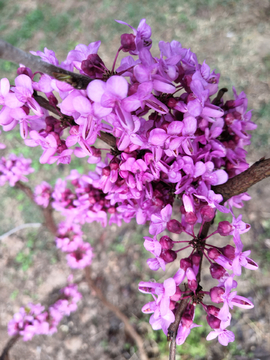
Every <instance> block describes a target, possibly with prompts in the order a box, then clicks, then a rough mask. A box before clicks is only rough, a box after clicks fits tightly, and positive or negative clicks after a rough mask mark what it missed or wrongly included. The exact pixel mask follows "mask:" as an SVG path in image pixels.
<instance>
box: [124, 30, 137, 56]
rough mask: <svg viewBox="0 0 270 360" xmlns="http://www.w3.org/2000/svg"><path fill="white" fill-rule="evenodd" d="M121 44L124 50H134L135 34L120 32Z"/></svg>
mask: <svg viewBox="0 0 270 360" xmlns="http://www.w3.org/2000/svg"><path fill="white" fill-rule="evenodd" d="M121 45H122V50H123V51H124V52H128V51H134V50H136V44H135V35H133V34H122V35H121Z"/></svg>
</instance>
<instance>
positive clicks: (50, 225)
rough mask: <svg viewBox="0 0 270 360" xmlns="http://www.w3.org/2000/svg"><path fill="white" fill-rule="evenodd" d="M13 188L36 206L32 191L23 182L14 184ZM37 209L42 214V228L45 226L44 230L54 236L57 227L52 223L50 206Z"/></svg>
mask: <svg viewBox="0 0 270 360" xmlns="http://www.w3.org/2000/svg"><path fill="white" fill-rule="evenodd" d="M15 187H16V188H17V189H20V190H22V191H23V192H24V193H25V194H26V195H27V196H28V197H29V199H30V200H31V201H32V202H33V203H34V204H35V205H37V203H36V202H35V200H34V193H33V191H32V189H31V188H30V187H29V186H27V185H25V184H24V183H23V182H21V181H17V182H16V184H15ZM37 206H38V207H39V209H40V210H41V211H42V214H43V217H44V220H45V221H44V226H46V228H47V229H48V230H49V231H50V232H51V233H52V234H53V235H54V236H56V235H57V226H56V224H55V221H54V218H53V215H52V212H53V209H52V207H51V205H50V204H49V206H47V207H46V208H44V207H42V206H39V205H37Z"/></svg>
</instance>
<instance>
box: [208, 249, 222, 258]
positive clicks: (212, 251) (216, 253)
mask: <svg viewBox="0 0 270 360" xmlns="http://www.w3.org/2000/svg"><path fill="white" fill-rule="evenodd" d="M207 254H208V256H209V257H210V259H212V260H215V259H217V258H218V257H219V256H220V252H219V251H218V249H215V248H211V249H209V250H208V251H207Z"/></svg>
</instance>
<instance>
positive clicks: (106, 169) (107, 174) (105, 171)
mask: <svg viewBox="0 0 270 360" xmlns="http://www.w3.org/2000/svg"><path fill="white" fill-rule="evenodd" d="M110 173H111V170H110V167H109V166H106V167H105V168H103V169H102V175H105V176H109V175H110Z"/></svg>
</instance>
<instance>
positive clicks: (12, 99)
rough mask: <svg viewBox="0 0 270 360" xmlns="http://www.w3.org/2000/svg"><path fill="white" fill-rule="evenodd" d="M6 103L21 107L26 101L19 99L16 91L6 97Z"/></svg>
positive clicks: (10, 105) (12, 106)
mask: <svg viewBox="0 0 270 360" xmlns="http://www.w3.org/2000/svg"><path fill="white" fill-rule="evenodd" d="M5 105H6V106H8V107H9V108H12V109H14V108H16V107H21V106H23V105H24V102H21V101H20V100H18V98H17V96H16V95H15V94H14V93H8V94H7V95H6V97H5Z"/></svg>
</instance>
